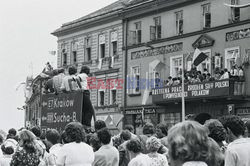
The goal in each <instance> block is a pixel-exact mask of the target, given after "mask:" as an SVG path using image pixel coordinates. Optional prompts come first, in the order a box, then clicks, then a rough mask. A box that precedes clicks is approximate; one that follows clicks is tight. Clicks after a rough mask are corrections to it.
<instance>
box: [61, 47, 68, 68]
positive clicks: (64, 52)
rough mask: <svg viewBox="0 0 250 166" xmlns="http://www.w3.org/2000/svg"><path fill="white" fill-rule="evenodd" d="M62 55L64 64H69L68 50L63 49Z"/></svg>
mask: <svg viewBox="0 0 250 166" xmlns="http://www.w3.org/2000/svg"><path fill="white" fill-rule="evenodd" d="M62 56H63V65H67V53H66V50H65V49H63V50H62Z"/></svg>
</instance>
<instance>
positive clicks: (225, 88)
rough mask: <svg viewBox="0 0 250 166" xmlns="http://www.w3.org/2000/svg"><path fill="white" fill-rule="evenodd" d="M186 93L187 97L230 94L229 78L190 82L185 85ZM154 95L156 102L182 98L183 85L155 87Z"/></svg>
mask: <svg viewBox="0 0 250 166" xmlns="http://www.w3.org/2000/svg"><path fill="white" fill-rule="evenodd" d="M184 95H185V98H186V99H195V98H198V99H199V98H203V97H204V98H205V97H216V96H228V95H229V80H219V81H213V82H204V83H197V84H188V85H185V86H184ZM152 97H153V102H154V103H156V102H164V101H171V100H176V99H181V97H182V87H181V85H179V86H168V87H164V88H158V89H153V90H152Z"/></svg>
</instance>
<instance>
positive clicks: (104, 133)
mask: <svg viewBox="0 0 250 166" xmlns="http://www.w3.org/2000/svg"><path fill="white" fill-rule="evenodd" d="M97 136H98V138H99V140H100V142H101V143H102V144H104V145H107V144H109V143H110V140H111V133H110V131H109V129H108V128H106V127H105V128H102V129H100V130H98V131H97Z"/></svg>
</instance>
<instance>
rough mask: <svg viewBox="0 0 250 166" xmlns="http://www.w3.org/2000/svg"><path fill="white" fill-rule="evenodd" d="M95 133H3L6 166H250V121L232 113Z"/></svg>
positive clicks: (68, 129)
mask: <svg viewBox="0 0 250 166" xmlns="http://www.w3.org/2000/svg"><path fill="white" fill-rule="evenodd" d="M94 128H95V129H94V131H92V130H89V128H85V127H84V126H83V125H82V124H81V123H79V122H71V123H69V124H67V125H66V126H65V129H64V131H63V132H62V133H59V132H58V131H57V130H56V129H49V130H47V131H46V133H41V130H40V128H39V127H32V128H31V129H21V130H20V131H18V132H17V131H16V130H15V129H10V130H9V133H8V135H7V137H6V138H4V136H2V135H1V136H0V144H1V150H0V165H1V166H168V165H170V166H224V165H225V166H249V165H250V158H249V155H250V138H248V137H249V136H250V121H247V122H243V121H242V120H241V118H240V117H238V116H234V115H230V116H225V117H221V118H220V119H209V120H206V121H205V122H204V124H201V123H199V122H197V121H195V120H187V121H184V122H180V123H177V124H176V125H174V126H172V127H171V128H170V129H169V127H168V125H167V124H158V125H156V126H154V125H153V124H151V123H146V124H145V125H144V127H143V134H141V135H139V134H138V135H136V134H134V128H133V126H132V125H126V126H125V127H124V129H123V130H122V131H121V132H120V133H119V134H118V135H113V136H112V135H111V132H110V130H109V129H108V128H107V127H106V124H105V122H104V121H101V120H97V121H96V122H95V125H94Z"/></svg>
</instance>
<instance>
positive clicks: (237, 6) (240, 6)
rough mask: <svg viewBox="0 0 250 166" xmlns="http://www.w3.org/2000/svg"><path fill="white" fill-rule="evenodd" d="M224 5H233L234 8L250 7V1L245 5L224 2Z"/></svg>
mask: <svg viewBox="0 0 250 166" xmlns="http://www.w3.org/2000/svg"><path fill="white" fill-rule="evenodd" d="M224 5H225V6H228V7H233V8H245V7H249V6H250V3H247V4H244V5H231V4H226V3H224Z"/></svg>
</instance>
